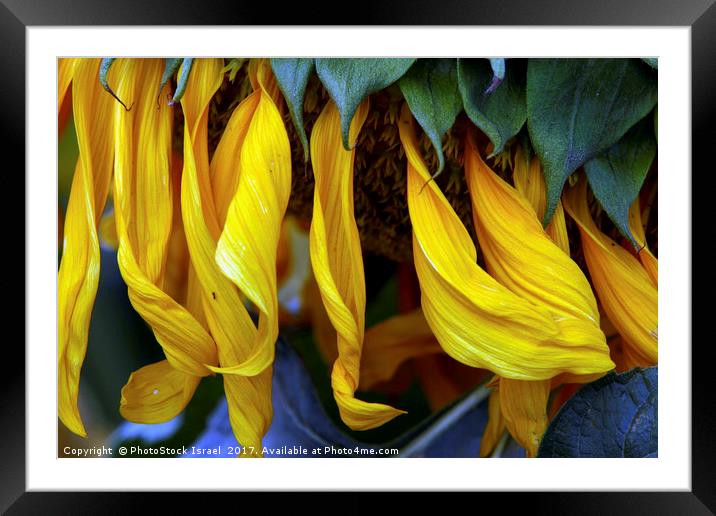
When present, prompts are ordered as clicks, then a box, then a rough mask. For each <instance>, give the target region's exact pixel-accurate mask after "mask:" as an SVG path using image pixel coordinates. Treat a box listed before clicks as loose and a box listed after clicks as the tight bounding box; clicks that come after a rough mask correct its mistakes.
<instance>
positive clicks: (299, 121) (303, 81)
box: [271, 58, 313, 162]
mask: <svg viewBox="0 0 716 516" xmlns="http://www.w3.org/2000/svg"><path fill="white" fill-rule="evenodd" d="M271 68H273V73H274V75H275V76H276V81H277V82H278V86H279V88H281V93H283V98H284V99H286V104H287V105H288V110H289V112H290V113H291V119H292V120H293V125H294V127H295V128H296V131H297V132H298V137H299V138H300V140H301V145H303V159H304V161H305V162H308V152H309V149H308V138H307V137H306V129H305V127H304V126H303V99H304V97H305V94H306V85H307V84H308V78H309V77H310V76H311V72H313V59H305V58H300V59H299V58H273V59H271Z"/></svg>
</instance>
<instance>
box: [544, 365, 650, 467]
mask: <svg viewBox="0 0 716 516" xmlns="http://www.w3.org/2000/svg"><path fill="white" fill-rule="evenodd" d="M657 386H658V370H657V368H656V367H651V368H648V369H632V370H631V371H629V372H627V373H622V374H614V373H610V374H608V375H607V376H605V377H603V378H601V379H599V380H597V381H596V382H593V383H591V384H589V385H585V386H584V387H582V389H581V390H580V391H579V392H578V393H577V394H575V395H574V396H573V397H572V398H571V399H570V400H569V401H567V403H565V404H564V406H563V407H562V408H561V409H560V410H559V412H558V413H557V415H556V416H555V417H554V419H553V420H552V422H551V423H550V425H549V427H548V428H547V431H546V432H545V434H544V437H543V438H542V443H541V444H540V448H539V452H538V454H537V456H538V457H633V458H641V457H656V456H657V451H658V427H657V422H658V414H657V408H658V393H657Z"/></svg>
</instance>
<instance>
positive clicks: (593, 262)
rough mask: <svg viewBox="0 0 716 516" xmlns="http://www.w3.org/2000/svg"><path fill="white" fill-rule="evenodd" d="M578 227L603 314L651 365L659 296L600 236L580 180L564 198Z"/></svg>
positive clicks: (635, 264)
mask: <svg viewBox="0 0 716 516" xmlns="http://www.w3.org/2000/svg"><path fill="white" fill-rule="evenodd" d="M563 202H564V207H565V209H566V210H567V212H568V213H569V215H570V216H571V217H572V218H573V219H574V221H575V222H576V223H577V225H578V226H579V230H580V233H581V235H582V250H583V251H584V257H585V258H586V261H587V267H588V268H589V273H590V275H591V277H592V282H593V283H594V288H595V290H596V291H597V296H599V301H600V303H601V304H602V306H603V308H604V311H605V312H606V314H607V316H608V317H609V319H610V320H611V321H612V323H613V324H614V326H616V328H617V329H618V330H619V334H620V335H621V336H622V338H623V339H624V341H625V343H626V345H627V346H631V347H633V348H634V349H635V350H636V351H637V352H638V353H639V354H640V355H641V356H643V357H644V358H646V359H648V361H649V363H650V364H651V365H653V364H656V363H657V361H658V338H657V326H658V293H657V289H656V287H655V286H654V284H653V283H652V281H651V279H650V278H649V275H648V274H647V272H646V271H645V270H644V268H643V267H642V265H641V264H640V263H639V261H638V260H637V259H636V258H635V257H634V256H632V255H631V254H630V253H629V252H628V251H627V250H626V249H624V248H623V247H621V246H620V245H618V244H617V243H616V242H614V241H613V240H612V239H611V238H609V237H608V236H606V235H605V234H604V233H602V232H601V231H600V230H599V228H598V227H597V225H596V224H595V223H594V220H593V219H592V215H591V214H590V212H589V206H588V204H587V182H586V180H585V179H584V178H580V180H579V182H578V183H577V185H576V186H574V187H572V188H570V189H569V190H568V191H567V192H565V194H564V196H563Z"/></svg>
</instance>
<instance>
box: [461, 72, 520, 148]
mask: <svg viewBox="0 0 716 516" xmlns="http://www.w3.org/2000/svg"><path fill="white" fill-rule="evenodd" d="M510 63H511V66H510V67H509V68H508V69H506V70H505V78H504V80H503V81H502V82H501V83H500V84H499V85H498V86H497V87H496V88H495V89H494V91H492V92H490V91H489V89H490V87H491V85H492V77H493V72H492V68H491V67H490V63H488V61H487V60H486V59H458V65H457V82H458V87H459V89H460V95H461V96H462V103H463V106H464V107H465V112H466V113H467V116H469V117H470V120H472V122H473V123H474V124H475V125H476V126H477V127H479V128H480V129H481V130H482V132H484V133H485V134H486V135H487V136H488V138H490V141H491V142H492V145H493V146H494V149H493V150H492V154H491V156H494V155H496V154H499V153H500V152H502V151H503V149H504V148H505V144H506V143H507V141H508V140H509V139H510V138H512V137H513V136H514V135H516V134H517V133H518V132H519V131H520V128H521V127H522V125H523V124H524V123H525V119H526V117H527V108H526V104H525V84H524V75H523V74H522V73H520V70H519V68H518V66H516V65H513V64H512V63H513V61H510Z"/></svg>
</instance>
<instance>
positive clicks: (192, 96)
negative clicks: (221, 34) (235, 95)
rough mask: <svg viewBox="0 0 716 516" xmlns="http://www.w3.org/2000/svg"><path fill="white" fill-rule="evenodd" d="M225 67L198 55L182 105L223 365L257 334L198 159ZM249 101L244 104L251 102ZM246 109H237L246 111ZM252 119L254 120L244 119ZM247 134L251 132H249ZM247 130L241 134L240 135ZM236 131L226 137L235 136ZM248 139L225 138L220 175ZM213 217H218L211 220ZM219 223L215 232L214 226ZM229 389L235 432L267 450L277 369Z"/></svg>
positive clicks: (192, 235) (196, 261)
mask: <svg viewBox="0 0 716 516" xmlns="http://www.w3.org/2000/svg"><path fill="white" fill-rule="evenodd" d="M221 77H222V67H221V66H220V63H218V62H216V61H215V60H205V59H196V60H195V63H194V65H193V68H192V75H191V77H190V79H189V83H188V85H187V92H186V94H185V95H184V96H183V98H182V101H181V103H182V108H183V109H184V110H185V111H186V112H187V113H192V115H193V116H196V117H198V120H197V121H196V123H194V124H193V126H194V128H195V131H194V132H193V133H192V132H191V131H190V129H189V127H190V126H191V125H192V124H190V123H188V124H187V125H186V126H185V131H184V171H183V174H182V183H181V191H182V193H181V207H182V217H183V220H184V231H185V234H186V241H187V245H188V247H189V254H190V256H191V261H192V265H193V267H194V272H195V274H196V277H197V280H198V284H199V285H200V287H201V292H202V299H203V307H204V314H205V316H206V321H207V324H208V326H209V329H210V331H211V334H212V336H213V337H214V340H215V342H216V346H217V349H218V355H219V364H220V365H221V366H232V365H234V364H238V363H241V362H242V361H244V360H245V359H246V358H247V357H248V356H249V355H250V354H251V351H252V348H253V345H254V339H255V337H256V327H255V326H254V323H253V321H252V320H251V317H250V315H249V313H248V311H247V310H246V308H245V306H244V304H243V301H242V299H241V296H240V293H239V292H238V290H237V289H236V287H235V286H234V284H233V283H232V282H231V280H229V278H227V277H226V276H224V275H223V274H222V272H221V269H219V266H218V265H217V263H216V261H215V260H214V256H215V253H216V247H217V240H218V238H219V230H218V228H219V226H220V224H219V222H218V220H217V219H216V213H217V210H216V206H215V198H216V197H215V195H214V193H213V192H212V190H211V179H210V165H209V163H208V162H206V161H204V160H202V159H197V156H206V155H205V154H204V151H203V150H202V149H201V148H202V147H204V146H205V145H206V142H207V127H208V126H207V121H208V114H209V110H208V108H209V101H210V99H211V96H212V95H213V93H214V91H215V89H214V88H208V89H207V88H202V87H201V84H210V85H212V84H213V85H214V86H215V88H218V86H219V85H220V80H221ZM246 104H247V103H244V104H242V105H246ZM244 109H245V108H244V107H241V106H240V107H239V108H237V110H236V111H237V112H239V113H242V112H243V110H244ZM244 120H246V121H247V122H248V119H244ZM243 134H244V135H245V134H246V132H245V131H244V132H243ZM240 135H241V133H240V134H239V136H240ZM233 136H235V133H234V132H233V131H232V132H230V133H228V135H227V134H225V135H224V136H222V140H223V138H227V137H228V138H231V137H233ZM241 143H242V141H241V140H239V141H237V142H236V145H232V144H228V143H227V142H226V141H224V142H223V143H222V144H221V145H220V146H219V147H218V148H217V151H216V152H217V153H218V154H215V158H214V159H215V160H217V165H216V166H215V167H214V171H215V172H216V174H220V175H222V176H231V175H235V174H237V173H238V171H236V170H231V169H227V170H225V169H224V168H223V167H224V166H227V165H228V166H230V164H232V163H233V162H234V160H232V157H231V156H227V154H229V153H238V151H239V149H240V148H241ZM207 217H213V219H208V220H207ZM212 227H214V228H215V229H214V231H213V232H212V230H211V228H212ZM224 388H225V390H226V394H227V400H228V405H229V419H230V422H231V426H232V429H233V431H234V435H235V436H236V439H237V440H238V442H240V443H241V444H242V445H243V446H246V447H251V448H253V449H261V439H262V438H263V435H264V434H265V433H266V431H267V430H268V427H269V425H270V424H271V417H272V408H271V368H270V367H269V368H267V369H266V370H265V371H263V372H262V373H261V374H259V375H257V376H255V377H239V376H235V377H229V376H225V377H224Z"/></svg>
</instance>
